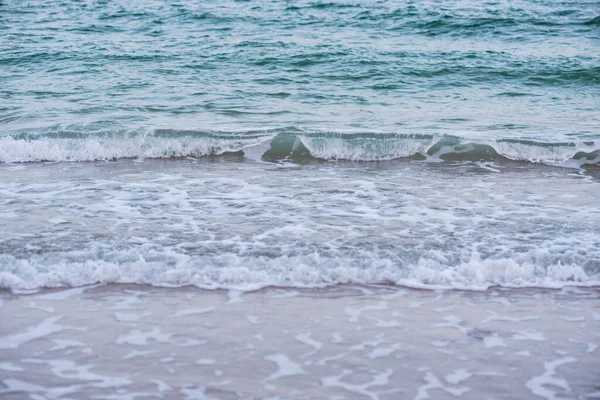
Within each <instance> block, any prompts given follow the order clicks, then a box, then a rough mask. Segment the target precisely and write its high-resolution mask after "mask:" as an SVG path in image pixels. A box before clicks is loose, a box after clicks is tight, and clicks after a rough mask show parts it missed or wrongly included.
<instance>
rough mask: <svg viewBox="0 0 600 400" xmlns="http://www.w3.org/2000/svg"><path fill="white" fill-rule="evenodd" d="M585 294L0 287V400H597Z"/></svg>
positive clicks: (592, 313)
mask: <svg viewBox="0 0 600 400" xmlns="http://www.w3.org/2000/svg"><path fill="white" fill-rule="evenodd" d="M599 297H600V290H598V288H591V289H577V288H564V289H562V290H542V289H518V290H509V289H490V290H487V291H484V292H468V291H430V290H423V291H422V290H414V289H405V288H399V287H390V286H344V285H342V286H336V287H331V288H324V289H306V290H302V289H300V290H299V289H282V288H271V289H269V288H267V289H263V290H260V291H256V292H249V293H242V292H238V291H224V290H217V291H206V290H201V289H197V288H194V287H183V288H157V287H150V286H140V285H137V286H136V285H116V284H112V285H98V286H91V287H83V288H74V289H67V290H58V291H57V290H44V291H41V292H38V293H35V294H31V295H13V294H11V293H10V292H8V291H3V292H1V294H0V320H2V321H3V323H2V324H1V325H0V395H1V397H2V398H3V399H7V400H8V399H23V398H31V399H42V398H43V399H88V398H102V399H152V398H165V399H265V398H270V399H362V398H365V399H404V398H406V399H445V398H456V397H458V398H465V399H498V398H505V399H517V398H519V399H525V398H546V399H567V398H572V399H584V398H598V397H600V385H599V383H598V377H599V376H600V357H599V354H600V353H599V352H600V350H598V344H599V343H600V302H599V301H598V299H599Z"/></svg>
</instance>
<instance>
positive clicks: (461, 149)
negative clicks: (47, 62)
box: [0, 128, 600, 167]
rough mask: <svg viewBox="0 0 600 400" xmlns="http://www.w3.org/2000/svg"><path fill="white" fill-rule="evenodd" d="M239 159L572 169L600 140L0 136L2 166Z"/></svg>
mask: <svg viewBox="0 0 600 400" xmlns="http://www.w3.org/2000/svg"><path fill="white" fill-rule="evenodd" d="M232 153H234V154H237V155H239V156H249V154H250V153H252V154H253V156H252V157H253V158H259V159H260V160H262V161H267V162H278V161H282V160H288V161H292V162H304V161H309V160H311V159H313V160H315V159H318V160H327V161H335V160H348V161H365V162H366V161H387V160H397V159H414V160H424V161H425V160H426V161H434V162H444V161H496V162H503V161H511V160H512V161H523V162H530V163H543V164H550V165H563V166H568V167H581V166H582V165H586V164H587V165H591V164H600V141H598V140H579V141H565V142H551V141H540V140H530V139H514V138H499V139H494V140H492V139H490V140H474V139H467V138H463V137H459V136H451V135H440V136H438V135H429V134H423V135H419V134H402V133H389V132H387V133H385V132H352V133H348V132H327V131H307V130H302V129H298V128H281V129H270V130H254V131H244V132H219V131H201V130H175V129H152V130H149V129H144V130H142V129H140V130H123V131H100V132H82V131H69V130H59V131H51V132H45V133H38V134H33V133H21V134H14V135H9V136H4V137H0V162H1V163H24V162H74V161H101V160H104V161H108V160H118V159H124V158H183V157H205V156H218V155H224V154H232Z"/></svg>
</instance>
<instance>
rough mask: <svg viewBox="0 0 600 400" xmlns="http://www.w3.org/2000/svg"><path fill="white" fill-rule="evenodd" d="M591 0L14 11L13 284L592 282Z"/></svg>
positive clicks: (3, 160) (13, 6)
mask: <svg viewBox="0 0 600 400" xmlns="http://www.w3.org/2000/svg"><path fill="white" fill-rule="evenodd" d="M599 178H600V8H599V7H598V2H597V1H548V0H544V1H542V0H529V1H524V0H517V1H511V2H494V1H489V2H483V3H482V2H474V1H469V0H450V1H443V2H442V1H421V2H412V1H401V2H384V1H371V0H368V1H361V2H358V1H266V0H264V1H261V0H258V1H230V0H225V1H219V2H213V3H210V4H209V3H203V2H187V1H183V2H168V3H165V2H159V1H143V0H132V1H127V2H126V1H122V0H117V1H55V2H42V1H37V0H33V1H28V2H22V1H1V2H0V288H8V289H11V290H13V291H15V292H20V291H21V292H22V291H30V290H37V289H39V288H42V287H61V286H79V285H85V284H91V283H96V282H122V283H150V284H154V285H167V286H179V285H189V284H193V285H197V286H199V287H203V288H230V289H243V290H248V289H256V288H260V287H265V286H284V287H323V286H328V285H334V284H338V283H349V282H352V283H360V284H362V283H366V284H380V283H385V284H392V285H407V286H413V287H424V288H460V289H478V290H479V289H486V288H489V287H490V286H507V287H523V286H534V287H552V288H555V287H563V286H566V285H576V286H595V285H600V202H599V198H600V186H599V185H600V181H599Z"/></svg>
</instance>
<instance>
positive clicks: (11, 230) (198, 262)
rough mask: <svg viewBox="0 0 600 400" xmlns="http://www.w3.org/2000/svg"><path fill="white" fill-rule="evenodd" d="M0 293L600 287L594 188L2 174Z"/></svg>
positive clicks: (349, 178)
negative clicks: (116, 288)
mask: <svg viewBox="0 0 600 400" xmlns="http://www.w3.org/2000/svg"><path fill="white" fill-rule="evenodd" d="M0 180H1V181H2V183H3V184H2V187H1V189H0V194H1V200H0V201H1V204H0V215H1V218H2V220H3V222H4V223H3V224H2V226H1V227H0V254H1V255H0V286H3V287H8V288H11V289H13V290H16V291H22V290H27V289H36V288H39V287H54V286H77V285H83V284H90V283H94V282H123V283H150V284H156V285H186V284H194V285H197V286H199V287H204V288H237V289H243V290H246V289H255V288H259V287H264V286H270V285H276V286H292V287H321V286H326V285H333V284H337V283H346V282H354V283H393V284H398V285H409V286H413V287H429V288H437V287H446V288H467V289H477V290H480V289H485V288H487V287H490V286H494V285H501V286H508V287H523V286H538V287H562V286H565V285H581V286H590V285H598V284H600V208H599V207H598V202H597V199H598V193H599V190H600V189H599V182H598V180H597V179H595V178H593V177H592V176H590V175H589V174H587V173H585V172H583V171H577V170H571V169H566V168H550V167H543V166H541V167H537V168H532V167H531V165H530V164H519V163H513V164H502V165H498V164H494V163H485V162H479V163H466V164H465V163H442V164H431V163H422V162H384V163H371V164H365V163H343V162H339V163H319V162H313V163H309V164H304V165H298V164H292V163H277V164H274V163H266V162H256V161H252V160H248V159H245V158H243V157H241V156H238V157H236V156H230V157H218V158H213V159H199V160H198V159H189V160H146V161H143V162H139V161H134V160H122V161H118V162H100V163H53V164H25V165H12V166H11V165H4V166H1V165H0Z"/></svg>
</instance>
